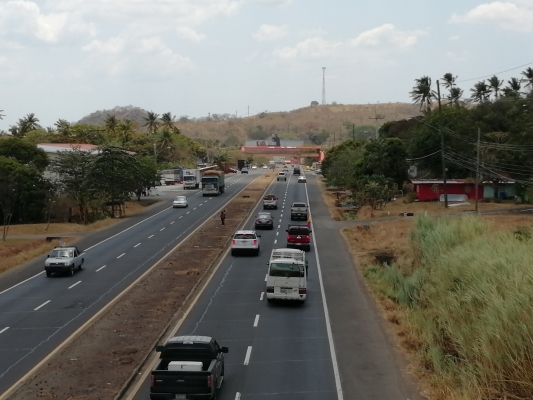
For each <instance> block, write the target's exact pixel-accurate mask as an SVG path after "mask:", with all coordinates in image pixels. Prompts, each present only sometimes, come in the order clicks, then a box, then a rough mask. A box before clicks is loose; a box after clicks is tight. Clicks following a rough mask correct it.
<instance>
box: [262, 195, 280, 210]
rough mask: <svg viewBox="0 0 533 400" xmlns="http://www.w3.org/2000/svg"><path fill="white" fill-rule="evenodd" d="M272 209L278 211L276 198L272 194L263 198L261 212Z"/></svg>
mask: <svg viewBox="0 0 533 400" xmlns="http://www.w3.org/2000/svg"><path fill="white" fill-rule="evenodd" d="M268 208H272V209H274V210H277V209H278V198H277V197H276V195H274V194H267V195H266V196H265V197H263V210H266V209H268Z"/></svg>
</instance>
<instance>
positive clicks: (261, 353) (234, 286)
mask: <svg viewBox="0 0 533 400" xmlns="http://www.w3.org/2000/svg"><path fill="white" fill-rule="evenodd" d="M306 186H307V185H306V184H303V183H297V177H294V176H292V175H290V178H289V179H288V180H287V182H284V181H280V182H276V181H274V182H273V184H272V186H271V187H270V189H269V190H268V191H267V193H273V194H275V195H277V196H278V198H279V201H278V210H273V211H272V214H273V215H274V217H275V219H274V227H275V229H273V230H261V231H259V233H260V234H261V242H260V245H261V252H260V255H259V256H258V257H254V256H231V255H230V254H229V253H227V256H226V257H225V259H224V260H223V261H222V262H221V264H220V265H219V267H218V270H217V271H216V273H215V275H214V276H213V278H212V279H211V281H210V282H209V284H208V285H207V287H206V288H205V291H204V293H203V294H202V296H201V297H200V298H199V300H198V302H197V303H196V305H195V306H194V307H193V308H192V309H191V311H190V312H189V314H188V315H187V317H186V318H185V320H184V321H183V322H182V324H181V325H180V326H179V329H178V332H177V334H180V335H186V334H196V335H207V336H213V337H215V338H216V339H217V341H218V342H219V343H220V345H221V346H228V347H229V353H228V354H227V355H226V368H225V371H226V373H225V381H224V385H223V388H222V390H221V392H220V394H219V399H221V400H226V399H227V400H229V399H231V400H234V399H246V400H259V399H276V400H300V399H301V400H304V399H305V400H314V399H316V400H318V399H321V400H329V399H331V400H333V399H342V391H341V388H340V381H339V378H338V372H337V363H336V361H335V353H334V351H333V339H332V337H331V335H330V333H329V332H330V327H329V326H328V319H327V315H326V313H325V308H324V297H323V295H322V291H321V279H320V274H319V264H318V255H317V248H316V247H315V246H316V243H314V244H313V246H312V249H311V251H310V252H307V253H306V255H307V258H308V260H309V279H308V295H307V300H306V301H305V303H304V304H303V305H299V304H285V303H268V302H267V301H266V297H265V293H264V292H265V278H266V272H267V262H268V260H269V257H270V253H271V250H272V249H273V248H280V247H286V233H285V230H286V229H287V225H288V224H289V223H290V205H291V204H292V203H293V202H295V201H303V202H306V203H309V199H308V194H307V188H306ZM259 210H261V204H258V206H257V208H256V210H255V213H254V215H255V214H256V213H257V211H259ZM254 215H252V218H251V219H250V220H248V221H247V222H246V223H245V228H248V229H253V221H254V218H253V216H254ZM293 223H300V224H306V221H301V222H296V221H294V222H293ZM148 398H149V376H148V375H147V374H145V375H143V377H142V378H141V380H140V382H139V383H138V384H137V386H136V387H134V389H133V393H132V395H130V397H129V399H136V400H137V399H139V400H141V399H142V400H146V399H148Z"/></svg>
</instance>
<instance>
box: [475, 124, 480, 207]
mask: <svg viewBox="0 0 533 400" xmlns="http://www.w3.org/2000/svg"><path fill="white" fill-rule="evenodd" d="M480 141H481V129H480V128H477V146H476V147H477V154H476V214H477V213H478V202H479V199H478V197H479V195H478V190H479V189H478V187H479V147H480V146H479V145H480Z"/></svg>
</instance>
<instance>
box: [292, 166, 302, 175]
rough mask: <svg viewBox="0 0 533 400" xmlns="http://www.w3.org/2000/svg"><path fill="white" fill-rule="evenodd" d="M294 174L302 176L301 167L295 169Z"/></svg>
mask: <svg viewBox="0 0 533 400" xmlns="http://www.w3.org/2000/svg"><path fill="white" fill-rule="evenodd" d="M292 174H293V175H300V174H301V170H300V167H294V170H293V171H292Z"/></svg>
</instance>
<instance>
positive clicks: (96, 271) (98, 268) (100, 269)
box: [96, 265, 107, 272]
mask: <svg viewBox="0 0 533 400" xmlns="http://www.w3.org/2000/svg"><path fill="white" fill-rule="evenodd" d="M105 267H107V265H104V266H103V267H100V268H98V269H97V270H96V272H98V271H100V270H102V269H104V268H105Z"/></svg>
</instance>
